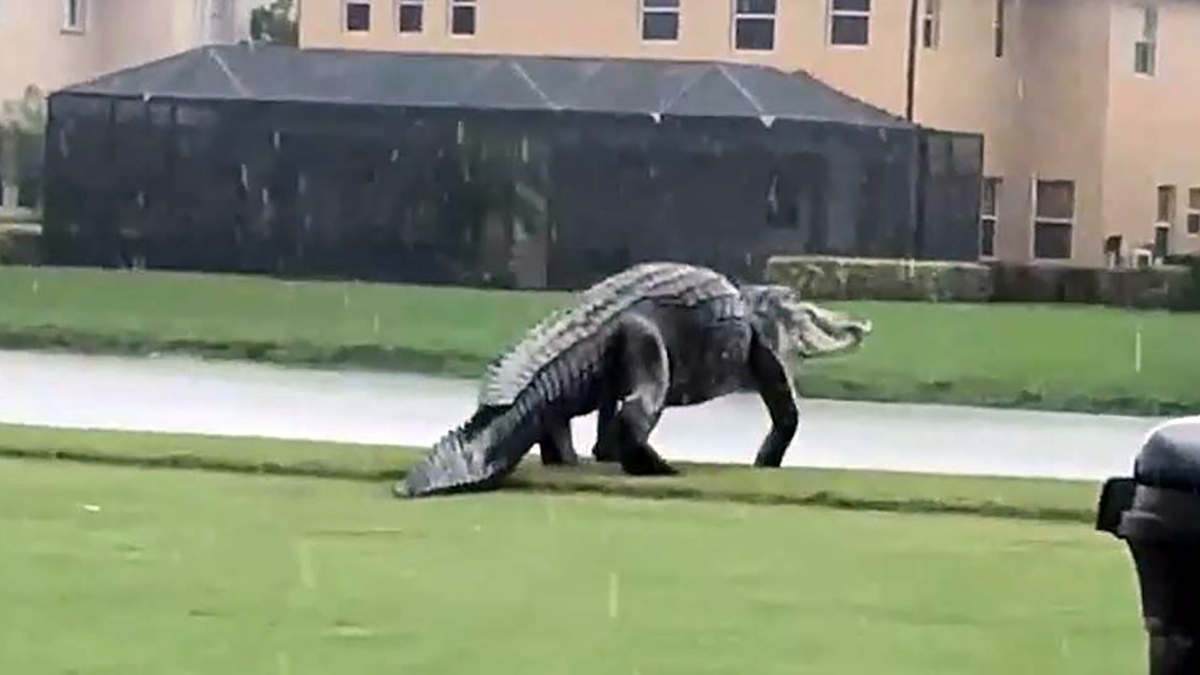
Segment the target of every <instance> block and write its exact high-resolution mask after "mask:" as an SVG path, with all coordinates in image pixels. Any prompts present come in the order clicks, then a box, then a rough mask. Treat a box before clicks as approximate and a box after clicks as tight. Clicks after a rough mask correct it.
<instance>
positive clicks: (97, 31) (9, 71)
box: [0, 0, 265, 100]
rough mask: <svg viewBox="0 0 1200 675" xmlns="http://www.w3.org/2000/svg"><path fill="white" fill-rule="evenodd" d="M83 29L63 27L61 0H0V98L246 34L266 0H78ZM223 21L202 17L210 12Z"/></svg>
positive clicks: (137, 63) (84, 77)
mask: <svg viewBox="0 0 1200 675" xmlns="http://www.w3.org/2000/svg"><path fill="white" fill-rule="evenodd" d="M81 1H82V4H83V6H84V8H85V10H84V11H85V14H84V16H85V24H84V27H83V30H82V31H68V30H64V29H63V25H64V16H65V5H66V2H65V0H0V45H3V47H2V48H0V49H2V56H0V99H3V100H10V99H15V98H19V97H20V96H21V95H22V93H23V92H24V91H25V89H26V88H27V87H28V86H29V85H30V84H34V85H37V86H38V87H39V88H41V89H42V90H43V91H47V92H48V91H51V90H54V89H57V88H59V87H63V86H67V85H70V84H74V83H77V82H81V81H84V80H88V79H91V78H93V77H96V76H98V75H101V74H103V73H107V72H111V71H114V70H119V69H122V68H127V67H129V66H134V65H139V64H141V63H145V62H147V61H152V60H154V59H158V58H163V57H165V56H169V55H171V54H175V53H178V52H181V51H186V50H188V49H191V48H193V47H196V46H198V45H201V44H206V43H209V42H235V41H237V40H239V39H242V38H245V37H247V36H248V34H249V13H250V9H251V7H253V6H255V5H257V4H260V2H262V1H265V0H81ZM214 13H215V14H216V15H217V16H218V17H219V18H222V19H224V20H218V21H212V20H209V19H206V17H209V16H211V15H213V14H214Z"/></svg>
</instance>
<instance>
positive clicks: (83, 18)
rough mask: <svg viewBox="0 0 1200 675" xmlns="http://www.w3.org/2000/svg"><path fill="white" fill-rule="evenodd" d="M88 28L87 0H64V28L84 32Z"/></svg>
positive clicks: (74, 31) (73, 31)
mask: <svg viewBox="0 0 1200 675" xmlns="http://www.w3.org/2000/svg"><path fill="white" fill-rule="evenodd" d="M86 29H87V0H63V30H65V31H69V32H72V33H82V32H83V31H84V30H86Z"/></svg>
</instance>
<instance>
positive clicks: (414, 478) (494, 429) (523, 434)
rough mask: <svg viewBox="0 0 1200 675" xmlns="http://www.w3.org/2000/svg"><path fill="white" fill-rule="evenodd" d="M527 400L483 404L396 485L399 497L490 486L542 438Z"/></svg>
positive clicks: (446, 492)
mask: <svg viewBox="0 0 1200 675" xmlns="http://www.w3.org/2000/svg"><path fill="white" fill-rule="evenodd" d="M533 408H534V406H532V405H531V404H530V401H528V400H524V399H522V400H518V401H517V402H516V403H515V404H513V405H511V406H484V407H481V408H479V409H478V410H476V411H475V414H474V415H472V416H471V418H470V419H469V420H467V421H466V422H465V423H464V424H463V425H461V426H459V427H458V428H456V429H453V430H451V431H450V432H449V433H447V434H446V435H445V436H443V437H442V438H441V439H440V440H438V442H437V443H435V444H434V446H433V449H432V450H431V451H430V452H429V454H428V455H427V456H426V457H425V459H424V461H422V462H421V463H420V464H418V465H416V466H414V467H412V468H411V469H409V470H408V471H407V473H406V474H405V476H404V479H403V480H402V481H400V482H398V483H397V484H396V485H395V488H394V492H395V494H396V496H398V497H426V496H432V495H437V494H452V493H457V492H467V491H474V490H487V489H491V488H493V487H495V486H496V484H497V483H498V482H499V481H501V480H502V479H503V478H505V477H506V476H507V475H508V474H510V473H512V471H513V470H514V469H516V467H517V464H518V463H519V462H520V460H521V457H523V456H524V455H525V453H526V452H527V451H528V450H529V448H530V447H532V446H533V444H534V443H535V442H536V441H537V437H538V433H537V432H538V428H537V423H536V419H535V414H534V413H533Z"/></svg>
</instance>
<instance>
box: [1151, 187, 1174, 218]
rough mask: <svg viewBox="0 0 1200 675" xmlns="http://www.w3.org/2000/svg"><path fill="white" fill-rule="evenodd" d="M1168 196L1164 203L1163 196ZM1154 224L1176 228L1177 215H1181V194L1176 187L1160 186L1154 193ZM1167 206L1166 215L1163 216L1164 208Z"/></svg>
mask: <svg viewBox="0 0 1200 675" xmlns="http://www.w3.org/2000/svg"><path fill="white" fill-rule="evenodd" d="M1164 195H1166V201H1165V202H1164V200H1163V196H1164ZM1154 196H1155V200H1154V201H1155V204H1154V224H1155V225H1165V226H1167V227H1170V228H1174V227H1175V221H1176V220H1177V214H1178V213H1179V208H1178V200H1179V193H1178V191H1177V190H1176V188H1175V186H1174V185H1159V186H1158V187H1157V188H1155V191H1154ZM1164 204H1165V206H1166V210H1167V212H1166V215H1165V216H1164V214H1163V206H1164Z"/></svg>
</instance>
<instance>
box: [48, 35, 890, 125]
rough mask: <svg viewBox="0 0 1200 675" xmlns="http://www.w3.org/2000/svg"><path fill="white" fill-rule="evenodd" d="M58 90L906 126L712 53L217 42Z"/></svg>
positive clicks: (797, 78) (801, 78) (793, 77)
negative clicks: (616, 54) (503, 52)
mask: <svg viewBox="0 0 1200 675" xmlns="http://www.w3.org/2000/svg"><path fill="white" fill-rule="evenodd" d="M62 93H89V94H107V95H118V96H163V97H172V98H179V99H207V100H211V99H251V100H262V101H300V102H317V103H357V104H368V105H370V104H375V105H389V106H391V105H394V106H413V107H415V106H435V107H456V108H475V109H480V108H482V109H509V110H512V109H519V110H572V111H589V112H611V113H643V114H648V115H653V114H659V115H674V116H717V117H746V118H758V119H761V120H763V121H764V123H769V122H770V121H771V120H773V119H793V120H823V121H834V122H842V123H849V124H858V125H868V126H886V127H910V126H911V125H910V124H909V123H907V122H906V121H904V120H903V119H901V118H899V117H896V116H893V115H891V114H888V113H886V112H884V111H882V110H880V109H878V108H875V107H873V106H871V105H868V104H867V103H865V102H863V101H861V100H858V99H856V98H852V97H850V96H847V95H846V94H843V93H841V92H839V91H837V90H835V89H833V88H832V87H830V86H829V85H826V84H825V83H823V82H821V81H819V80H817V79H816V78H814V77H812V76H811V75H809V74H807V73H805V72H797V73H785V72H783V71H780V70H777V69H774V68H769V67H766V66H757V65H741V64H733V63H721V62H712V61H667V60H653V59H643V60H639V59H588V58H567V57H539V56H499V55H478V54H475V55H472V54H413V53H397V52H379V51H361V50H333V49H295V48H291V47H285V46H279V45H251V44H241V45H219V46H207V47H200V48H198V49H194V50H191V51H187V52H183V53H181V54H177V55H174V56H170V57H167V58H164V59H161V60H159V61H153V62H151V63H148V64H144V65H141V66H135V67H132V68H127V69H124V70H120V71H117V72H114V73H110V74H108V75H104V76H101V77H99V78H96V79H94V80H91V81H89V82H85V83H82V84H78V85H75V86H71V87H67V88H66V89H63V90H62Z"/></svg>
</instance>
